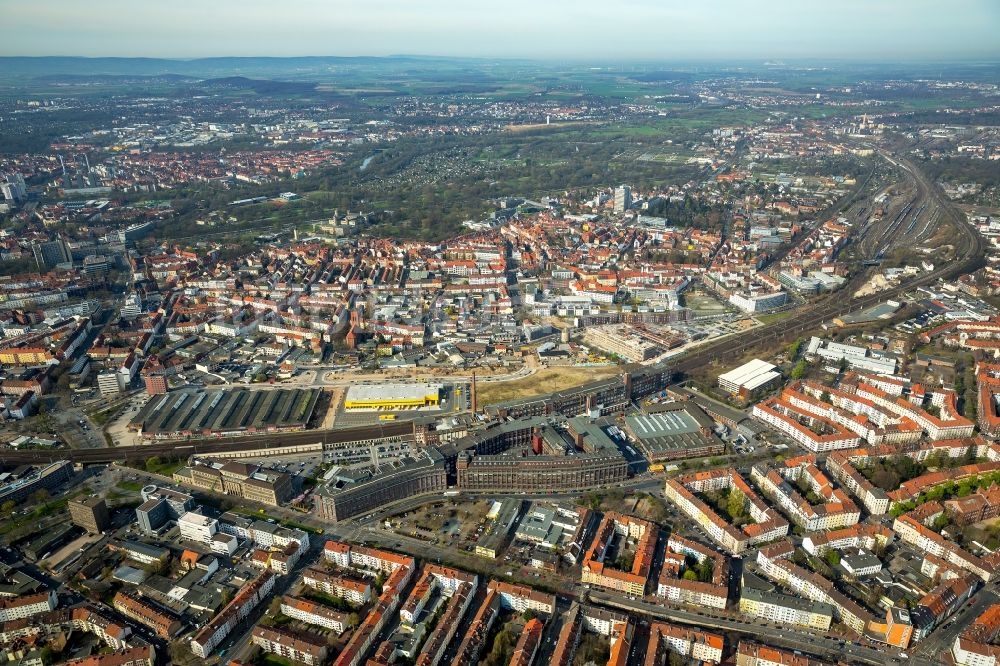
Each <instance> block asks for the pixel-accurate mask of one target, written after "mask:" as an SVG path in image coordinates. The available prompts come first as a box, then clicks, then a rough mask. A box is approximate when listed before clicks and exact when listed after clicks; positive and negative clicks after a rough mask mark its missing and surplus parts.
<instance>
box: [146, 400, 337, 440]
mask: <svg viewBox="0 0 1000 666" xmlns="http://www.w3.org/2000/svg"><path fill="white" fill-rule="evenodd" d="M319 394H320V391H319V390H318V389H308V388H307V389H272V390H266V391H263V390H261V391H253V390H248V389H221V390H207V391H174V392H172V393H167V394H166V395H159V396H156V397H153V398H150V400H149V402H147V403H146V404H145V406H143V408H142V409H141V410H139V413H138V415H137V416H136V417H135V418H134V419H133V420H132V422H131V423H129V429H130V430H133V431H137V432H140V433H141V434H142V436H143V437H147V438H154V439H179V438H183V437H219V436H227V435H246V434H254V433H268V432H281V431H290V430H302V429H304V428H305V427H306V424H307V423H309V419H310V418H311V417H312V413H313V410H314V409H315V408H316V401H317V399H318V398H319Z"/></svg>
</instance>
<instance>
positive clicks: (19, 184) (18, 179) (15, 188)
mask: <svg viewBox="0 0 1000 666" xmlns="http://www.w3.org/2000/svg"><path fill="white" fill-rule="evenodd" d="M0 193H3V198H4V200H5V201H9V202H11V203H13V204H22V203H24V202H25V201H27V199H28V187H27V185H26V184H25V182H24V176H22V175H21V174H20V173H15V174H11V175H9V176H7V177H6V178H4V181H3V182H2V183H0Z"/></svg>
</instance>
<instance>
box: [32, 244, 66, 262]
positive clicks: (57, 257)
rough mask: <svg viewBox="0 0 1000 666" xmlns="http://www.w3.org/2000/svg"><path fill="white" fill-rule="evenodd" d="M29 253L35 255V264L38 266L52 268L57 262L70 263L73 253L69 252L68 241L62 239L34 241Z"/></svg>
mask: <svg viewBox="0 0 1000 666" xmlns="http://www.w3.org/2000/svg"><path fill="white" fill-rule="evenodd" d="M31 253H32V254H33V255H34V257H35V264H36V265H37V266H38V267H39V268H52V267H53V266H58V265H59V264H66V263H72V261H73V254H72V252H70V248H69V243H68V242H66V241H64V240H61V239H59V240H53V241H48V242H46V243H34V244H32V246H31Z"/></svg>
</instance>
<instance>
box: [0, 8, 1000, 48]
mask: <svg viewBox="0 0 1000 666" xmlns="http://www.w3.org/2000/svg"><path fill="white" fill-rule="evenodd" d="M0 10H2V16H3V19H2V21H0V55H3V56H24V55H27V56H41V55H62V56H146V57H165V58H197V57H208V56H306V55H334V56H358V55H374V56H380V55H393V54H410V55H441V56H475V57H491V58H492V57H507V58H533V59H534V58H538V59H573V60H592V61H599V60H671V59H673V60H718V59H739V58H748V59H777V58H781V59H795V58H800V59H805V58H821V59H822V58H826V59H851V60H884V61H900V60H925V61H926V60H954V59H994V58H998V57H1000V37H998V35H1000V0H600V1H598V0H352V1H345V0H280V1H278V0H171V1H170V2H163V1H161V0H0Z"/></svg>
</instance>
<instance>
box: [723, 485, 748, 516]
mask: <svg viewBox="0 0 1000 666" xmlns="http://www.w3.org/2000/svg"><path fill="white" fill-rule="evenodd" d="M746 503H747V497H746V495H744V494H743V491H742V490H740V489H739V488H737V487H736V486H733V487H732V488H731V489H730V490H729V497H728V498H727V499H726V511H728V512H729V517H730V518H732V519H733V520H734V521H737V520H739V519H740V518H742V517H743V512H744V510H745V508H746Z"/></svg>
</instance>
